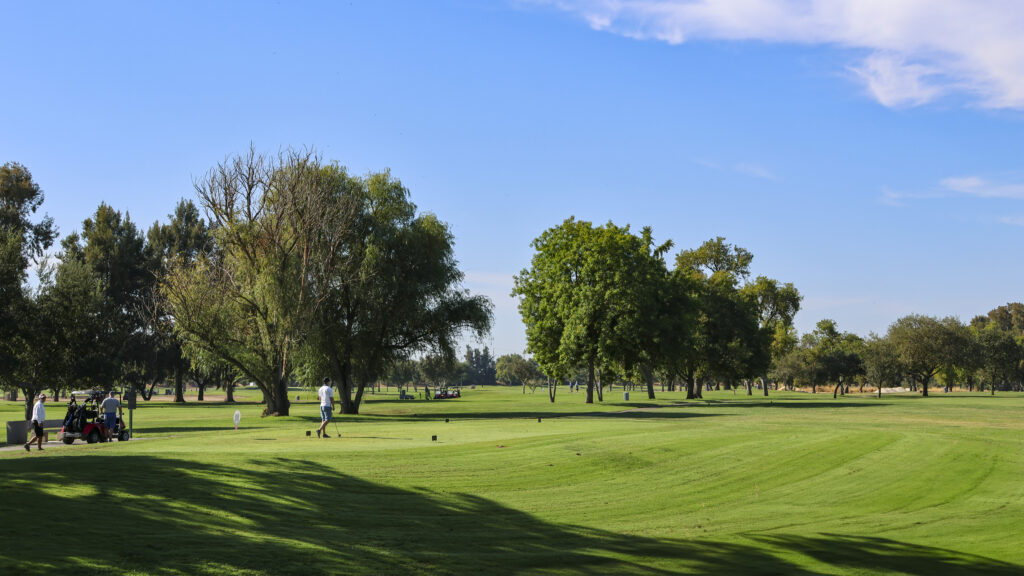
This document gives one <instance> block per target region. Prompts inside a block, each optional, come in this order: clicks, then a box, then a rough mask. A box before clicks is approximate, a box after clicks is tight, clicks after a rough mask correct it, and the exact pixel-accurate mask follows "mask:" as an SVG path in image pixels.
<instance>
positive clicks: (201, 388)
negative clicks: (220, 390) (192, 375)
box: [199, 384, 206, 402]
mask: <svg viewBox="0 0 1024 576" xmlns="http://www.w3.org/2000/svg"><path fill="white" fill-rule="evenodd" d="M205 391H206V385H204V384H200V385H199V401H200V402H202V401H203V392H205Z"/></svg>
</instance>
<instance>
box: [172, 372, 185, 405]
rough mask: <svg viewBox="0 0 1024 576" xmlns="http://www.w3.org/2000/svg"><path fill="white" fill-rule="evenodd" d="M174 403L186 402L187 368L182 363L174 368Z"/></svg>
mask: <svg viewBox="0 0 1024 576" xmlns="http://www.w3.org/2000/svg"><path fill="white" fill-rule="evenodd" d="M174 401H175V402H179V403H180V402H184V401H185V368H184V367H183V366H182V365H181V364H180V363H179V364H178V365H177V366H175V367H174Z"/></svg>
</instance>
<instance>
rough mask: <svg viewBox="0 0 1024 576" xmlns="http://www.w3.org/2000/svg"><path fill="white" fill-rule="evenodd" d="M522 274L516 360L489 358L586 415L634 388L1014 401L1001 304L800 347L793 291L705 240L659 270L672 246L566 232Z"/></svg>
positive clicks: (577, 224)
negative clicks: (981, 393)
mask: <svg viewBox="0 0 1024 576" xmlns="http://www.w3.org/2000/svg"><path fill="white" fill-rule="evenodd" d="M532 246H533V248H534V249H535V254H534V256H533V258H532V260H531V264H530V267H529V268H527V269H524V270H522V271H521V272H520V273H519V274H518V275H516V277H515V287H514V289H513V293H512V294H513V296H515V297H517V298H518V299H519V312H520V315H521V317H522V319H523V322H524V324H525V325H526V335H527V352H528V353H529V354H531V355H532V357H531V358H524V357H522V356H519V355H512V356H510V357H507V358H506V357H502V358H499V362H498V378H499V380H502V381H504V382H507V383H517V382H518V383H522V384H523V385H524V391H525V386H526V385H527V383H528V382H533V383H534V385H537V384H539V383H540V382H541V381H543V383H544V384H545V385H546V386H547V388H548V390H549V395H550V399H551V401H552V402H553V401H554V400H555V395H556V390H557V386H558V384H559V383H560V382H585V383H586V386H587V389H586V390H587V394H586V402H587V403H591V402H593V401H594V396H595V394H596V396H597V399H598V400H601V399H602V394H603V389H604V388H605V387H606V386H608V385H611V384H614V383H617V382H621V383H625V384H627V385H632V384H635V383H640V384H641V385H643V386H645V387H646V390H647V393H648V397H649V398H652V399H653V398H654V397H655V386H654V383H655V381H656V380H657V381H660V382H661V384H662V388H663V389H665V388H667V389H669V390H673V389H675V388H676V387H682V388H683V389H685V391H686V397H687V398H688V399H693V398H701V397H702V391H704V390H710V389H713V388H723V387H724V388H726V389H732V388H735V387H743V388H745V389H746V393H747V394H748V395H751V394H753V390H754V388H755V387H756V388H760V389H761V390H762V391H763V394H764V395H765V396H767V395H768V391H769V390H770V389H772V388H775V389H778V388H780V387H785V388H788V389H795V388H797V387H799V388H805V389H807V388H809V389H810V391H811V392H815V393H816V392H817V391H818V389H819V388H824V387H832V392H833V395H835V396H837V395H839V394H845V393H848V392H849V390H850V388H851V387H854V386H856V387H857V388H858V390H859V391H861V392H862V391H863V389H864V386H872V387H874V388H875V389H876V390H877V391H878V393H879V394H881V391H882V389H884V388H897V387H901V386H903V387H905V388H907V389H909V390H914V391H918V390H919V391H920V392H921V393H922V395H924V396H927V395H928V390H929V386H930V385H932V384H933V383H934V382H936V381H938V382H941V383H942V385H943V386H944V388H945V389H947V390H949V389H951V388H952V387H954V386H963V387H965V388H967V389H969V390H974V389H975V387H977V388H979V389H981V388H985V387H987V388H988V389H989V390H990V391H991V392H993V393H994V392H995V390H996V389H1007V390H1021V389H1024V305H1021V304H1008V305H1007V306H1003V307H999V308H996V309H994V310H992V311H991V312H989V313H988V315H987V316H979V317H976V318H974V319H973V320H972V321H971V323H970V325H964V324H963V323H961V322H960V321H959V320H958V319H956V318H953V317H947V318H942V319H939V318H934V317H930V316H923V315H917V314H912V315H908V316H905V317H903V318H900V319H898V320H896V321H895V322H894V323H893V324H892V325H891V326H890V327H889V330H888V332H887V333H886V334H885V335H884V336H878V335H875V334H871V335H869V337H868V338H866V339H864V338H861V337H859V336H857V335H855V334H850V333H847V332H840V331H839V329H838V328H837V326H836V323H835V322H834V321H832V320H830V319H824V320H821V321H820V322H818V324H817V325H816V327H815V329H814V330H813V331H811V332H810V333H807V334H804V335H802V336H800V335H798V334H797V332H796V329H795V328H794V325H793V319H794V317H795V315H796V314H797V312H798V311H799V309H800V302H801V299H802V297H801V295H800V293H799V291H798V290H797V289H796V288H795V287H794V286H793V284H792V283H783V282H779V281H777V280H775V279H772V278H769V277H767V276H757V277H754V278H752V277H751V274H750V264H751V262H752V261H753V257H754V256H753V254H752V253H751V252H750V251H748V250H746V249H745V248H742V247H739V246H735V245H733V244H729V243H728V242H726V241H725V238H723V237H716V238H712V239H710V240H708V241H706V242H704V243H703V244H701V245H700V246H699V247H697V248H695V249H684V250H682V251H680V252H678V253H677V254H676V255H675V261H674V266H672V267H671V268H670V267H669V266H668V263H667V256H668V254H669V252H670V250H671V249H672V242H671V241H669V242H665V243H663V244H660V245H658V244H655V242H654V240H653V233H652V231H651V229H650V228H644V229H642V230H641V232H640V233H639V234H635V233H633V232H632V231H631V230H630V227H629V226H625V227H620V226H616V225H615V224H614V223H612V222H609V223H607V224H605V225H601V226H595V225H594V224H592V223H590V222H586V221H580V220H576V219H575V218H569V219H568V220H565V221H564V222H563V223H562V224H560V225H558V226H555V227H552V228H550V229H548V230H546V231H544V232H543V233H542V234H541V235H540V236H539V237H538V238H536V239H535V240H534V241H533V243H532Z"/></svg>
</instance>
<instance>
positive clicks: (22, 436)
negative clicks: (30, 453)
mask: <svg viewBox="0 0 1024 576" xmlns="http://www.w3.org/2000/svg"><path fill="white" fill-rule="evenodd" d="M63 427H64V421H63V420H43V433H44V437H43V440H44V441H48V438H47V437H46V436H48V435H49V431H50V430H53V431H56V432H59V431H60V429H61V428H63ZM31 432H32V421H31V420H13V421H9V422H7V443H8V444H24V443H25V442H28V438H29V436H30V435H31Z"/></svg>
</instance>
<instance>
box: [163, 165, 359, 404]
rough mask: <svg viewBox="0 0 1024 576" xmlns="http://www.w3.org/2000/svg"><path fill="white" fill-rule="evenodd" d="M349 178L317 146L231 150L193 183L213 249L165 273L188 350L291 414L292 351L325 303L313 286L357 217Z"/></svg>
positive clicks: (170, 308) (166, 292) (166, 294)
mask: <svg viewBox="0 0 1024 576" xmlns="http://www.w3.org/2000/svg"><path fill="white" fill-rule="evenodd" d="M347 182H348V181H347V178H346V176H345V174H344V170H342V169H340V168H339V167H338V166H336V165H325V164H324V163H322V162H321V160H320V158H319V156H317V155H316V153H314V152H312V151H304V152H297V151H291V150H289V151H286V152H283V153H280V154H278V155H277V156H276V157H268V156H264V155H261V154H257V153H256V152H255V151H254V150H252V149H250V150H249V152H248V153H247V154H244V155H240V156H236V157H234V158H229V159H228V160H226V161H224V162H222V163H221V164H219V165H217V166H216V167H214V168H213V169H211V170H210V171H209V172H208V173H207V174H206V175H205V176H204V177H203V178H201V179H199V180H197V181H196V182H195V189H196V193H197V195H198V198H199V201H200V204H201V205H202V207H203V209H204V210H205V212H206V216H207V220H208V222H209V223H210V226H211V231H210V234H211V238H212V245H213V248H212V250H211V251H209V252H208V253H204V254H200V255H199V256H198V257H197V258H196V259H195V261H194V262H186V261H185V260H183V259H182V260H180V261H178V262H177V263H174V264H171V265H170V266H169V267H168V271H167V272H166V273H165V274H163V275H162V277H161V280H160V294H161V296H162V298H163V300H162V303H163V305H164V306H166V310H167V312H168V314H169V315H170V316H171V317H173V321H174V331H175V334H176V335H177V336H178V337H179V338H180V339H181V340H182V342H183V344H184V345H185V347H186V349H187V348H188V347H198V348H201V349H203V350H204V351H205V352H207V353H209V354H212V355H213V356H216V357H219V358H220V359H221V360H223V361H224V362H226V363H227V364H230V365H231V366H232V367H234V368H235V369H236V370H237V372H239V373H241V374H244V375H245V376H246V377H247V378H248V379H249V380H251V381H253V382H255V383H256V385H257V386H259V388H260V390H261V391H262V392H263V395H264V399H265V400H266V403H267V408H266V411H267V413H268V414H276V415H281V416H285V415H287V414H288V412H289V402H288V382H289V379H290V377H291V370H292V366H293V362H292V360H293V358H292V355H293V353H294V351H295V348H296V346H297V345H298V344H299V343H300V342H301V341H302V339H303V338H304V337H305V336H306V335H307V333H308V330H309V327H310V324H311V320H312V317H313V316H314V314H315V312H316V308H317V306H318V305H319V304H320V302H318V301H317V300H316V299H315V298H314V296H313V290H312V287H311V284H313V283H317V282H323V281H324V278H326V277H327V276H329V274H330V271H331V270H332V269H333V267H334V265H335V264H336V254H337V247H338V245H339V243H340V241H341V238H342V236H343V235H344V234H345V233H346V232H347V231H348V229H349V227H350V226H351V225H352V224H351V211H350V210H348V209H347V206H346V203H345V198H346V195H345V186H346V184H347Z"/></svg>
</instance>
